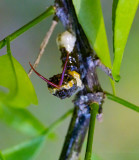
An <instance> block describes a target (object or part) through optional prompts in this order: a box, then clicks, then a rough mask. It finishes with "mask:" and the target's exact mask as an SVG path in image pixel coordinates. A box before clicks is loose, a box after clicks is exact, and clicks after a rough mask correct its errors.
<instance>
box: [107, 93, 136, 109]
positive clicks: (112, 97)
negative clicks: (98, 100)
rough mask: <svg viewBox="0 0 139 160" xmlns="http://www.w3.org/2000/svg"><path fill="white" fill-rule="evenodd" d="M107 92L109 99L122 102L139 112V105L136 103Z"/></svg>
mask: <svg viewBox="0 0 139 160" xmlns="http://www.w3.org/2000/svg"><path fill="white" fill-rule="evenodd" d="M105 94H106V96H107V98H108V99H110V100H113V101H115V102H117V103H120V104H122V105H124V106H126V107H128V108H130V109H132V110H134V111H136V112H139V106H136V105H134V104H132V103H130V102H128V101H126V100H124V99H122V98H119V97H116V96H114V95H112V94H111V93H108V92H105Z"/></svg>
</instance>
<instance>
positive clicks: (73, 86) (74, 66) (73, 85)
mask: <svg viewBox="0 0 139 160" xmlns="http://www.w3.org/2000/svg"><path fill="white" fill-rule="evenodd" d="M56 41H57V45H58V48H59V50H60V52H61V60H62V67H63V71H62V73H61V74H57V75H54V76H53V77H51V78H50V79H49V80H48V79H47V78H45V77H44V76H42V75H41V74H40V73H38V72H37V71H36V70H35V69H34V68H33V66H32V65H31V63H29V64H30V66H31V68H32V69H33V71H34V72H35V73H36V74H37V75H38V76H39V77H40V78H41V79H43V80H44V81H45V82H47V85H48V90H49V91H50V93H51V94H53V95H54V96H57V97H59V98H61V99H64V98H67V97H71V96H72V95H73V94H75V93H76V92H78V91H79V90H81V89H83V84H82V80H81V77H80V71H79V67H80V66H79V61H78V54H77V53H76V51H75V43H76V37H75V36H74V35H73V34H72V33H70V32H69V31H65V32H63V33H62V34H59V35H58V37H57V40H56Z"/></svg>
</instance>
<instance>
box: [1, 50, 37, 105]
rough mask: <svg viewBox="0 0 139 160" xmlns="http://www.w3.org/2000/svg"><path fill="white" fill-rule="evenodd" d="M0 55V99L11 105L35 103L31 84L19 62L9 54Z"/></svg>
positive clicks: (34, 94)
mask: <svg viewBox="0 0 139 160" xmlns="http://www.w3.org/2000/svg"><path fill="white" fill-rule="evenodd" d="M7 50H8V52H9V53H8V54H6V55H3V56H0V86H2V87H0V101H1V102H3V103H4V104H6V105H8V106H12V107H18V108H21V107H26V106H28V105H30V104H31V103H33V104H37V96H36V93H35V90H34V88H33V85H32V83H31V81H30V79H29V77H28V75H27V74H26V72H25V71H24V69H23V67H22V66H21V65H20V63H19V62H18V61H17V60H16V59H15V58H14V57H13V56H12V55H11V53H10V48H9V49H7Z"/></svg>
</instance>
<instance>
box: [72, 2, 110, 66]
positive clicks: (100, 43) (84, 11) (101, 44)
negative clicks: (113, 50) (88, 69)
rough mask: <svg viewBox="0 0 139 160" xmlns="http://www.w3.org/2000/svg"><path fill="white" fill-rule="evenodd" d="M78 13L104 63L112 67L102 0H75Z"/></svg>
mask: <svg viewBox="0 0 139 160" xmlns="http://www.w3.org/2000/svg"><path fill="white" fill-rule="evenodd" d="M73 4H74V7H75V10H76V14H77V17H78V20H79V22H80V24H81V25H82V27H83V29H84V31H85V33H86V36H87V37H88V40H89V42H90V43H91V45H92V47H93V49H94V50H95V51H96V54H97V55H98V57H99V58H100V59H101V61H102V63H103V64H105V65H106V66H107V67H109V68H111V60H110V54H109V47H108V42H107V36H106V31H105V25H104V19H103V14H102V9H101V3H100V0H88V1H86V0H78V1H77V0H73Z"/></svg>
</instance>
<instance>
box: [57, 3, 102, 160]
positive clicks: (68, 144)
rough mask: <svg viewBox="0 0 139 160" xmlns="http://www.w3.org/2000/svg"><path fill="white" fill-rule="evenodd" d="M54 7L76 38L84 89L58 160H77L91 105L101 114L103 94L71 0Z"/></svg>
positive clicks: (76, 51)
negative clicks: (95, 105) (94, 103)
mask: <svg viewBox="0 0 139 160" xmlns="http://www.w3.org/2000/svg"><path fill="white" fill-rule="evenodd" d="M55 8H56V16H57V17H58V19H59V20H60V21H61V23H62V24H63V26H64V28H65V30H67V31H69V32H70V33H72V34H73V35H75V36H76V43H75V46H74V51H73V52H74V53H75V54H76V55H77V57H78V59H77V60H76V62H78V63H79V65H78V66H79V68H78V73H79V74H80V78H81V81H82V83H83V86H84V87H83V88H82V89H81V90H80V91H79V92H78V93H77V94H76V97H75V99H74V106H75V109H74V113H73V116H72V120H71V123H70V126H69V129H68V132H67V136H66V139H65V143H64V146H63V149H62V152H61V156H60V158H59V160H78V159H79V155H80V152H81V148H82V145H83V142H84V138H85V135H86V133H87V130H88V128H89V121H90V115H91V114H90V105H91V104H92V103H93V102H96V103H98V104H99V113H101V112H102V104H103V99H104V93H103V90H102V89H101V86H100V84H99V81H98V77H97V73H96V66H95V63H94V61H95V60H96V58H97V57H96V56H95V54H94V52H93V50H92V48H91V46H90V44H89V41H88V39H87V37H86V35H85V33H84V31H83V29H82V27H81V25H80V24H79V22H78V19H77V16H76V13H75V10H74V6H73V4H72V0H55Z"/></svg>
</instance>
